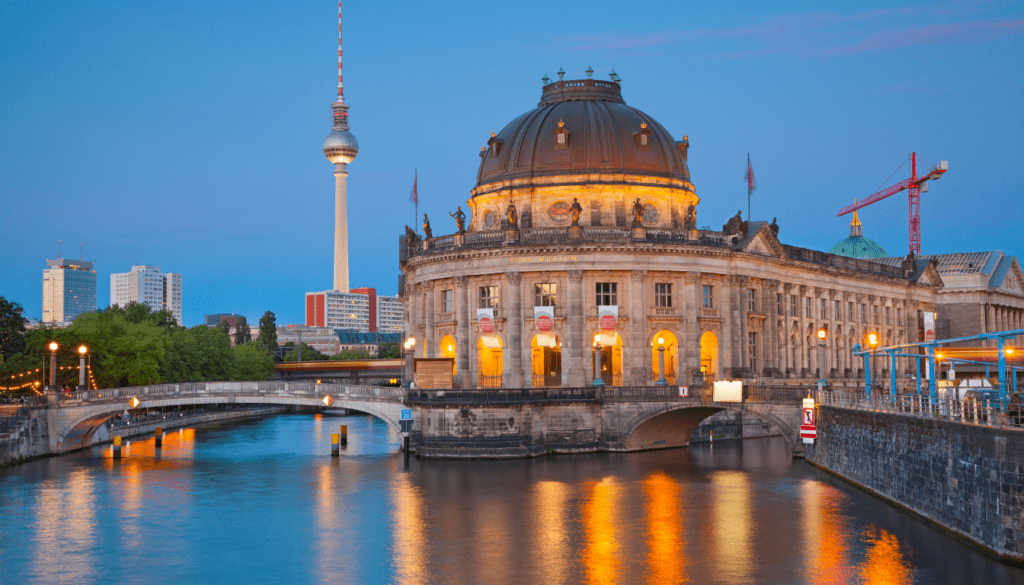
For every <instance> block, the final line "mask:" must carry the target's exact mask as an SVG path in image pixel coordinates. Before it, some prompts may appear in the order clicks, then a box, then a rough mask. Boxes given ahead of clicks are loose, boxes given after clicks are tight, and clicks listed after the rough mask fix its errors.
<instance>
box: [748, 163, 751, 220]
mask: <svg viewBox="0 0 1024 585" xmlns="http://www.w3.org/2000/svg"><path fill="white" fill-rule="evenodd" d="M750 219H751V218H750V153H749V152H748V153H747V221H750Z"/></svg>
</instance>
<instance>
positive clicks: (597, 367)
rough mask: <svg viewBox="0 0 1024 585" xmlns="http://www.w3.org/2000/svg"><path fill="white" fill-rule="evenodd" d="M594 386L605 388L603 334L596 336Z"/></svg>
mask: <svg viewBox="0 0 1024 585" xmlns="http://www.w3.org/2000/svg"><path fill="white" fill-rule="evenodd" d="M593 385H594V386H604V380H603V379H601V334H600V333H598V334H597V335H595V336H594V384H593Z"/></svg>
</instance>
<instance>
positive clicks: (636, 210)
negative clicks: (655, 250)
mask: <svg viewBox="0 0 1024 585" xmlns="http://www.w3.org/2000/svg"><path fill="white" fill-rule="evenodd" d="M643 225H644V206H643V204H642V203H640V198H639V197H637V198H636V201H634V202H633V227H635V228H637V227H643Z"/></svg>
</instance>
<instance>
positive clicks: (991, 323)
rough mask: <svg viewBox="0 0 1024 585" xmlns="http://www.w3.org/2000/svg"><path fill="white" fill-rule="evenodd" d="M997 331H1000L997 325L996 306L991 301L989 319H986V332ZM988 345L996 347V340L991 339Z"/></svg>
mask: <svg viewBox="0 0 1024 585" xmlns="http://www.w3.org/2000/svg"><path fill="white" fill-rule="evenodd" d="M996 331H998V328H997V326H996V306H995V305H993V304H992V303H991V302H990V303H989V304H988V320H987V321H985V333H995V332H996ZM988 345H990V346H992V347H995V346H996V341H995V340H994V339H990V340H989V341H988Z"/></svg>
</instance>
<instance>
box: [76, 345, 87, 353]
mask: <svg viewBox="0 0 1024 585" xmlns="http://www.w3.org/2000/svg"><path fill="white" fill-rule="evenodd" d="M78 353H80V354H82V355H85V354H87V353H89V348H88V347H85V346H84V345H79V346H78Z"/></svg>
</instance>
